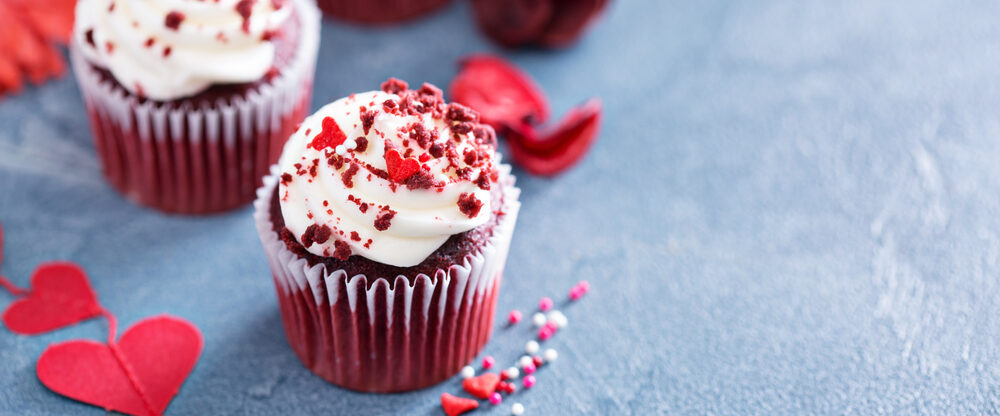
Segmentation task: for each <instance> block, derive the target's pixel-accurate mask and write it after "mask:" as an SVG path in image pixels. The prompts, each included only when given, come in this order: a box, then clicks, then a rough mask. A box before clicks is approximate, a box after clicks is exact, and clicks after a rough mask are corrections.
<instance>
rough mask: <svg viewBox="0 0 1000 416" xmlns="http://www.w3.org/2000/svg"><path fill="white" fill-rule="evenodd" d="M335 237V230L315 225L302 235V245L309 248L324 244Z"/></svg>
mask: <svg viewBox="0 0 1000 416" xmlns="http://www.w3.org/2000/svg"><path fill="white" fill-rule="evenodd" d="M331 235H333V230H331V229H330V227H327V226H326V225H317V224H313V225H310V226H309V227H307V228H306V232H304V233H302V238H300V240H301V241H302V245H303V246H305V247H306V248H308V247H309V246H311V245H313V243H317V244H323V243H325V242H326V241H327V240H329V239H330V236H331Z"/></svg>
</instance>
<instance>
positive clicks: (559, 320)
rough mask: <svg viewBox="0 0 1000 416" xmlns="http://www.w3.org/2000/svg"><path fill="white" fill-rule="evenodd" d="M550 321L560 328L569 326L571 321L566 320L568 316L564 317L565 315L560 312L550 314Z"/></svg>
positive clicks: (555, 311)
mask: <svg viewBox="0 0 1000 416" xmlns="http://www.w3.org/2000/svg"><path fill="white" fill-rule="evenodd" d="M549 320H550V321H552V322H553V323H555V324H556V326H557V327H559V328H563V327H565V326H566V325H567V324H569V320H568V319H566V315H563V313H562V312H559V311H558V310H553V311H552V312H549Z"/></svg>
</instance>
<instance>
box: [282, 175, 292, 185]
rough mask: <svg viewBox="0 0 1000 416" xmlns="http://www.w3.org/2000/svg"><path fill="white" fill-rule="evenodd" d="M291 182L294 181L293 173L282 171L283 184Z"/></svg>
mask: <svg viewBox="0 0 1000 416" xmlns="http://www.w3.org/2000/svg"><path fill="white" fill-rule="evenodd" d="M290 182H292V175H289V174H287V173H282V174H281V184H282V185H288V184H289V183H290Z"/></svg>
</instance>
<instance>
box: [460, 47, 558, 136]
mask: <svg viewBox="0 0 1000 416" xmlns="http://www.w3.org/2000/svg"><path fill="white" fill-rule="evenodd" d="M460 66H461V70H460V71H459V73H458V75H457V76H456V77H455V79H454V80H452V81H451V85H450V86H449V94H450V95H451V99H452V101H455V102H458V103H461V104H464V105H466V106H468V107H471V108H472V109H473V110H476V111H478V112H479V116H480V119H481V120H482V121H483V122H484V123H487V124H489V125H491V126H493V128H494V129H497V130H498V131H500V130H501V129H502V128H503V127H504V126H506V125H517V124H520V123H522V122H524V121H526V120H530V121H531V122H535V123H544V122H545V121H546V120H547V119H548V117H549V103H548V100H546V98H545V95H544V94H543V93H542V90H541V88H539V87H538V85H537V84H535V82H534V80H532V79H531V77H529V76H528V75H527V74H525V73H524V72H521V70H519V69H518V68H516V67H515V66H513V65H511V64H509V63H507V61H505V60H503V59H501V58H499V57H496V56H492V55H485V54H484V55H470V56H467V57H466V58H464V59H462V61H461V62H460Z"/></svg>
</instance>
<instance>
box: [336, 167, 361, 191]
mask: <svg viewBox="0 0 1000 416" xmlns="http://www.w3.org/2000/svg"><path fill="white" fill-rule="evenodd" d="M360 169H361V166H360V165H358V164H357V163H354V162H351V167H349V168H347V170H345V171H344V173H342V174H340V179H341V180H342V181H343V182H344V186H345V187H347V188H353V187H354V181H353V180H352V179H353V178H354V174H356V173H358V170H360Z"/></svg>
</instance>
